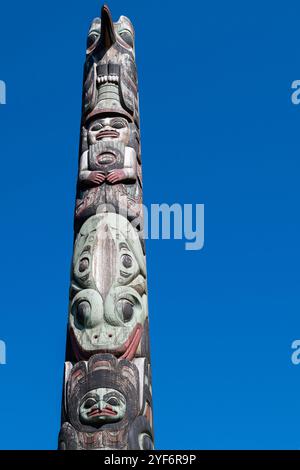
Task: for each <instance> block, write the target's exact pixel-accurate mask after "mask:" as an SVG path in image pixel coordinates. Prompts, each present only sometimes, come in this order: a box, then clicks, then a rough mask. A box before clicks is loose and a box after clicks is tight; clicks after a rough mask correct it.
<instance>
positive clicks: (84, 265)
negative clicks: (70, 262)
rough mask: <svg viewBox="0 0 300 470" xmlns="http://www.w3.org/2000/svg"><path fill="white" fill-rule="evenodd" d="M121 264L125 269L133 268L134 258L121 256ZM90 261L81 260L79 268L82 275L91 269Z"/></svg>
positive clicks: (86, 259)
mask: <svg viewBox="0 0 300 470" xmlns="http://www.w3.org/2000/svg"><path fill="white" fill-rule="evenodd" d="M121 263H122V265H123V266H124V268H127V269H129V268H131V267H132V264H133V261H132V258H131V256H130V255H127V254H125V255H122V256H121ZM89 264H90V262H89V259H88V258H82V259H81V260H80V263H79V266H78V270H79V272H80V273H84V271H86V270H87V269H88V267H89Z"/></svg>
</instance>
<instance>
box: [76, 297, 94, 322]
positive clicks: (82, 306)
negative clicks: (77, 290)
mask: <svg viewBox="0 0 300 470" xmlns="http://www.w3.org/2000/svg"><path fill="white" fill-rule="evenodd" d="M90 313H91V305H90V303H89V302H88V301H87V300H83V301H82V302H80V303H79V304H78V305H77V321H78V323H79V324H80V325H82V326H86V324H87V320H88V319H89V318H90Z"/></svg>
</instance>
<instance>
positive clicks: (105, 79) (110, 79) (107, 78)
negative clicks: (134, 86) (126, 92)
mask: <svg viewBox="0 0 300 470" xmlns="http://www.w3.org/2000/svg"><path fill="white" fill-rule="evenodd" d="M97 81H98V83H101V84H103V83H119V77H118V75H99V76H98V78H97Z"/></svg>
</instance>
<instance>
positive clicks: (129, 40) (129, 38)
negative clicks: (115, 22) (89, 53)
mask: <svg viewBox="0 0 300 470" xmlns="http://www.w3.org/2000/svg"><path fill="white" fill-rule="evenodd" d="M118 34H119V36H120V37H121V39H122V40H123V41H124V42H125V43H126V44H127V46H129V47H131V48H133V35H132V32H131V31H129V29H125V28H124V29H122V30H121V31H119V32H118ZM99 37H100V34H99V33H98V31H92V32H91V33H90V34H89V35H88V40H87V49H88V50H89V49H91V47H93V46H94V45H95V43H96V41H98V39H99Z"/></svg>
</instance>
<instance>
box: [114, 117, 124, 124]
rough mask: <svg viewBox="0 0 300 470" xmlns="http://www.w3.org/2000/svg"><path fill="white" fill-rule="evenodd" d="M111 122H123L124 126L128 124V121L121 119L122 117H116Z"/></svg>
mask: <svg viewBox="0 0 300 470" xmlns="http://www.w3.org/2000/svg"><path fill="white" fill-rule="evenodd" d="M111 122H112V123H115V122H122V123H123V124H127V121H126V119H124V118H121V117H115V118H113V119H112V121H111Z"/></svg>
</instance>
